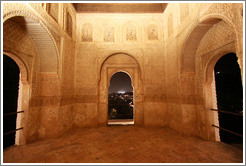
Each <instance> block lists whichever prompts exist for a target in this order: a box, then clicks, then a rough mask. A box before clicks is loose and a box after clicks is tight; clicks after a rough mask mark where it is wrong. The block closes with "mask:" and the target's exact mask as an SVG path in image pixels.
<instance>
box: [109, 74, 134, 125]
mask: <svg viewBox="0 0 246 166" xmlns="http://www.w3.org/2000/svg"><path fill="white" fill-rule="evenodd" d="M133 117H134V116H133V88H132V85H131V78H130V77H129V75H128V74H126V73H124V72H118V73H115V74H114V75H113V76H112V77H111V80H110V87H109V89H108V120H109V122H113V120H114V121H116V120H117V121H118V122H120V121H121V122H124V123H125V124H127V122H133ZM110 120H111V121H110Z"/></svg>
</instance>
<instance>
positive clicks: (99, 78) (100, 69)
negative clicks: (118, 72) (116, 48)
mask: <svg viewBox="0 0 246 166" xmlns="http://www.w3.org/2000/svg"><path fill="white" fill-rule="evenodd" d="M119 54H124V55H126V56H129V57H131V58H133V59H134V60H135V61H136V63H137V65H138V67H139V75H140V77H141V78H142V69H141V65H140V63H139V61H138V60H137V59H136V58H135V57H134V56H132V54H129V53H126V52H116V53H113V54H110V55H108V56H105V57H104V58H102V59H101V61H100V62H99V66H100V67H99V70H98V81H100V80H101V74H100V73H101V71H102V67H103V65H104V64H105V62H106V61H107V60H108V59H109V58H110V57H112V56H115V55H119Z"/></svg>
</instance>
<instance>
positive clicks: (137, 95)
mask: <svg viewBox="0 0 246 166" xmlns="http://www.w3.org/2000/svg"><path fill="white" fill-rule="evenodd" d="M120 71H124V72H125V73H127V74H128V75H129V76H130V77H131V80H132V86H133V87H134V96H133V98H134V124H136V125H141V124H142V123H143V111H142V107H143V106H142V97H141V96H142V82H141V77H140V67H139V64H138V62H137V60H136V59H135V58H133V57H132V56H130V55H128V54H124V53H119V54H113V55H111V56H108V57H107V58H106V59H105V61H104V62H103V63H102V66H101V67H100V81H99V102H98V123H99V125H107V122H108V87H109V86H110V79H111V77H112V76H113V75H114V74H115V73H117V72H120Z"/></svg>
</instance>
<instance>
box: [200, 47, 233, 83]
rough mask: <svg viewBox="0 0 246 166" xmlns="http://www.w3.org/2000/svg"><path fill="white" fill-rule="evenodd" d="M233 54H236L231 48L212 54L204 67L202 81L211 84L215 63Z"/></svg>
mask: <svg viewBox="0 0 246 166" xmlns="http://www.w3.org/2000/svg"><path fill="white" fill-rule="evenodd" d="M232 44H234V43H232ZM232 44H231V45H232ZM235 52H236V49H235V47H234V48H233V47H231V48H224V49H222V50H220V51H219V52H214V53H213V54H212V56H211V58H210V60H209V61H208V63H207V64H206V67H205V72H204V77H205V79H204V80H205V82H206V83H208V84H211V83H212V82H213V79H214V75H213V71H214V67H215V65H216V63H217V62H218V60H219V59H220V58H221V57H223V56H224V55H226V54H228V53H235Z"/></svg>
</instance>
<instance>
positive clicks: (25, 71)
mask: <svg viewBox="0 0 246 166" xmlns="http://www.w3.org/2000/svg"><path fill="white" fill-rule="evenodd" d="M3 54H5V55H7V56H9V57H10V58H11V59H13V60H14V61H15V63H16V64H17V65H18V67H19V69H20V73H21V77H20V80H21V82H22V83H23V84H29V83H30V79H31V77H30V75H31V74H30V69H29V68H28V65H27V64H26V63H25V62H24V61H23V60H22V59H21V58H20V57H18V56H16V55H15V54H13V53H11V52H6V51H3Z"/></svg>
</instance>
